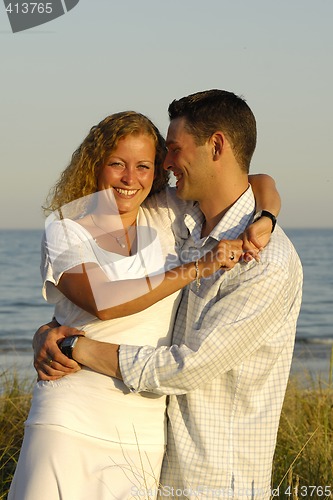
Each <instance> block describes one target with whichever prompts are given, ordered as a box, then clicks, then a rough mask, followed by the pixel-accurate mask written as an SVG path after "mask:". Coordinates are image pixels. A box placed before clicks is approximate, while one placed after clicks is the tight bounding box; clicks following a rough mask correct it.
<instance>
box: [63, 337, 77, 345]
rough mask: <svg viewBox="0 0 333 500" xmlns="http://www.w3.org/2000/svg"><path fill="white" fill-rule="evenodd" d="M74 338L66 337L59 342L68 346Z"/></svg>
mask: <svg viewBox="0 0 333 500" xmlns="http://www.w3.org/2000/svg"><path fill="white" fill-rule="evenodd" d="M74 340H75V338H73V337H66V338H65V339H64V340H63V341H62V342H61V347H70V346H71V345H72V343H73V341H74Z"/></svg>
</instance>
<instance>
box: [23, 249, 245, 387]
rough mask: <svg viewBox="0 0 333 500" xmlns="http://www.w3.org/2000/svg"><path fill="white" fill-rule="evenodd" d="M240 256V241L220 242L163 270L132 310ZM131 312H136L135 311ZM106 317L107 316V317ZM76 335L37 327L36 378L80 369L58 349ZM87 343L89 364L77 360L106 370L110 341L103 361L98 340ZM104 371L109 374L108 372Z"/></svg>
mask: <svg viewBox="0 0 333 500" xmlns="http://www.w3.org/2000/svg"><path fill="white" fill-rule="evenodd" d="M241 255H242V241H241V240H223V241H220V242H219V243H218V244H217V245H216V246H215V247H214V250H213V252H210V253H207V254H206V255H205V256H203V257H202V258H201V259H199V260H198V261H196V262H195V263H194V262H191V263H189V264H183V265H182V266H178V267H177V268H175V269H172V270H170V271H168V272H166V273H165V279H164V280H163V282H162V284H160V285H158V286H157V287H156V288H155V289H152V290H151V291H150V292H149V293H148V294H145V295H144V296H143V297H142V298H140V297H138V298H137V299H135V302H136V306H135V309H136V307H137V304H140V302H141V304H142V306H140V307H141V308H140V309H139V310H142V309H146V308H147V307H149V306H150V305H152V304H154V303H155V302H157V301H158V300H160V299H161V298H164V297H165V296H167V295H170V294H171V293H173V292H174V291H177V290H179V289H180V288H182V287H184V286H185V285H187V284H189V283H191V282H192V281H194V280H195V279H196V278H197V279H199V278H202V277H205V276H207V275H210V274H212V272H213V271H217V270H218V269H220V268H221V267H223V268H225V269H231V268H233V267H234V266H235V265H236V263H237V262H238V260H239V259H240V257H241ZM230 256H232V259H231V258H230ZM73 276H74V278H73V280H74V281H75V282H77V279H75V275H73ZM78 279H80V278H78ZM66 283H67V281H66ZM67 284H68V283H67ZM68 286H69V284H68ZM76 286H77V283H76V285H75V286H74V289H71V290H70V291H68V290H64V288H62V287H59V288H60V290H61V291H62V292H63V293H64V295H66V296H67V298H69V299H70V300H71V299H72V294H74V290H75V287H76ZM87 286H88V287H89V283H88V284H87ZM161 287H164V289H163V290H162V289H161ZM85 291H86V289H85V287H84V286H83V285H82V286H81V289H80V291H79V295H80V296H81V298H82V300H86V299H85V297H84V296H85ZM74 295H75V294H74ZM73 302H75V298H74V297H73ZM129 304H130V302H127V303H125V304H124V305H121V306H120V307H121V308H124V307H125V309H124V314H123V315H128V314H130V313H129V312H128V310H127V309H126V305H127V306H128V305H129ZM78 305H79V304H78ZM80 305H81V307H82V308H84V307H83V305H82V304H80ZM112 309H114V308H112ZM133 312H136V310H135V311H133ZM105 319H107V317H106V318H105ZM77 334H82V332H81V331H79V330H77V329H75V328H70V327H67V326H61V327H60V326H59V325H58V323H57V322H52V323H49V324H47V325H43V326H42V327H40V328H39V330H37V332H36V334H35V336H34V340H33V347H34V358H35V362H34V366H35V368H36V370H37V372H38V377H39V379H41V380H56V379H58V378H60V377H62V376H64V375H68V374H70V373H73V372H75V371H77V370H78V369H79V365H78V364H77V363H75V364H73V363H72V362H70V360H68V359H67V358H66V356H64V355H63V354H62V353H61V352H60V350H59V347H58V341H59V340H62V339H63V338H64V337H68V336H71V335H77ZM90 342H92V345H91V349H92V351H91V356H90V358H89V359H90V360H91V361H92V360H93V361H92V363H91V364H88V363H87V361H86V359H85V360H84V361H80V363H82V364H84V365H86V366H88V367H89V368H91V369H93V370H95V371H99V372H102V373H105V371H103V370H105V367H107V366H108V363H109V357H108V350H107V347H108V346H109V344H106V346H105V350H104V355H105V360H104V363H103V357H101V356H100V352H99V348H100V344H101V343H100V342H96V341H90ZM92 346H94V349H96V353H95V350H93V347H92ZM112 354H113V352H112V353H110V356H111V355H112ZM74 359H75V358H74ZM110 359H111V357H110ZM51 360H52V362H51ZM100 363H101V367H100ZM111 368H113V363H111ZM107 374H108V375H110V374H111V373H107ZM112 374H113V372H112ZM114 376H116V375H114Z"/></svg>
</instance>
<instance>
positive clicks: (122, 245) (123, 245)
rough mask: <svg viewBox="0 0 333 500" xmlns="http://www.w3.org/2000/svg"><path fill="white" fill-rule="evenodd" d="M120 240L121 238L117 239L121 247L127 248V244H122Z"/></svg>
mask: <svg viewBox="0 0 333 500" xmlns="http://www.w3.org/2000/svg"><path fill="white" fill-rule="evenodd" d="M119 239H120V238H116V240H117V243H118V245H119V246H120V247H121V248H126V245H125V243H122V242H121V241H119Z"/></svg>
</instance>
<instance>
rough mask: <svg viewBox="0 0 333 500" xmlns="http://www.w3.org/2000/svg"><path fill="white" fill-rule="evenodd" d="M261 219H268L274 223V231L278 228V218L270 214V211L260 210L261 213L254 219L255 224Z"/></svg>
mask: <svg viewBox="0 0 333 500" xmlns="http://www.w3.org/2000/svg"><path fill="white" fill-rule="evenodd" d="M261 217H268V218H269V219H271V221H272V231H271V232H273V231H274V229H275V226H276V221H277V219H276V217H275V215H273V214H271V212H268V210H260V212H257V213H256V214H255V216H254V217H253V222H256V221H257V220H258V219H261Z"/></svg>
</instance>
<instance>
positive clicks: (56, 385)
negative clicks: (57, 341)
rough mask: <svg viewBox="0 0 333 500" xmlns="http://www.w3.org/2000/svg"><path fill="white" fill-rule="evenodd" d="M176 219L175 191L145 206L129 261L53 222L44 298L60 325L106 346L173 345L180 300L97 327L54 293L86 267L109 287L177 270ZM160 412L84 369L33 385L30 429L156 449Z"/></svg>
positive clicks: (158, 405) (157, 403)
mask: <svg viewBox="0 0 333 500" xmlns="http://www.w3.org/2000/svg"><path fill="white" fill-rule="evenodd" d="M177 211H178V214H177ZM181 214H184V207H183V206H182V204H181V203H179V202H178V201H175V194H174V191H173V190H167V191H165V192H162V193H159V194H158V195H157V196H153V197H151V198H149V199H148V200H147V201H146V203H145V205H144V206H142V207H141V208H140V209H139V214H138V218H137V228H138V251H137V253H136V254H135V255H133V256H130V257H123V256H120V255H117V254H114V253H111V252H108V251H106V250H103V249H101V248H100V247H99V246H98V245H97V243H96V242H95V240H94V239H93V237H92V236H91V235H90V233H89V232H88V231H87V230H85V229H84V228H83V227H82V226H81V225H80V224H78V223H76V222H75V221H72V220H70V219H64V220H55V218H54V217H53V218H52V217H51V219H49V221H47V222H48V224H46V231H45V238H44V241H43V248H44V251H43V253H42V255H43V257H42V264H41V271H42V276H43V294H44V297H45V298H46V299H47V300H48V301H49V302H51V303H55V316H56V319H57V320H58V321H59V323H61V324H66V325H68V326H75V327H77V328H81V329H83V330H84V331H85V333H86V336H87V337H89V338H93V339H94V340H99V341H103V342H112V343H116V344H120V343H122V344H133V345H146V344H149V345H152V346H163V345H165V346H168V345H170V342H171V335H172V328H173V322H174V317H175V313H176V309H177V306H178V302H179V292H177V293H175V294H173V295H171V296H169V297H166V298H165V299H163V300H161V301H159V302H157V303H156V304H154V305H153V306H151V307H149V308H148V309H146V310H144V311H141V312H139V313H136V314H133V315H131V316H126V317H123V318H118V319H113V320H107V321H101V320H99V319H97V318H95V317H94V316H92V315H91V314H89V313H87V312H86V311H84V310H82V309H81V308H79V307H78V306H76V305H75V304H73V303H72V302H71V301H70V300H68V299H67V298H66V297H65V296H64V295H63V294H62V293H61V292H60V291H59V290H57V289H56V288H55V286H56V285H57V283H58V282H59V279H60V277H61V275H62V273H63V272H65V271H66V270H69V269H72V268H73V267H75V266H77V265H79V264H81V263H84V262H94V263H96V264H98V265H99V266H100V267H101V268H102V269H103V271H104V272H105V274H106V275H107V276H108V277H109V278H110V279H111V280H121V279H131V278H133V279H135V278H139V277H144V276H146V275H148V276H152V275H156V274H161V273H163V271H164V270H167V269H170V268H172V267H175V266H177V265H179V260H178V257H177V250H178V251H179V249H180V248H181V246H182V243H183V241H184V240H185V239H186V237H187V229H186V228H185V226H183V225H182V224H181V223H180V221H181V220H182V217H180V218H179V215H181ZM177 216H178V217H177ZM46 248H47V251H46ZM164 410H165V397H164V396H156V395H153V394H151V393H143V394H133V393H131V392H130V391H129V390H128V388H127V387H126V386H125V384H123V382H122V381H119V380H117V379H113V378H112V377H109V376H106V375H102V374H100V373H97V372H94V371H92V370H90V369H88V368H83V369H82V370H80V371H79V372H77V373H75V374H72V375H68V376H66V377H63V378H62V379H60V380H57V381H49V382H45V381H40V382H38V383H37V385H36V388H35V391H34V397H33V403H32V408H31V411H30V414H29V417H28V420H27V425H29V424H55V425H62V426H64V427H67V428H69V429H72V430H76V431H78V432H82V433H85V434H88V435H92V436H95V437H99V438H103V439H110V440H115V441H118V440H119V439H121V441H122V442H134V443H136V442H137V441H139V442H140V443H142V444H143V443H150V444H152V443H154V444H159V443H163V442H164ZM147 412H149V418H147V415H148V414H147ZM94 422H95V424H96V425H94ZM97 424H98V425H97ZM133 428H135V436H134V434H133ZM161 429H162V430H163V431H161Z"/></svg>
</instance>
